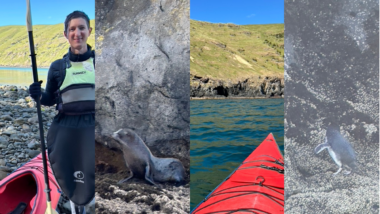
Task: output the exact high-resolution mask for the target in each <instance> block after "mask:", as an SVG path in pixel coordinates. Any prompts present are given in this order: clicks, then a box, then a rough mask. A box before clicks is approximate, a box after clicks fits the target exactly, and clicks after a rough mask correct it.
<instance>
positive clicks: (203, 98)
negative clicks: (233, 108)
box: [190, 96, 284, 100]
mask: <svg viewBox="0 0 380 214" xmlns="http://www.w3.org/2000/svg"><path fill="white" fill-rule="evenodd" d="M239 99H249V100H252V99H284V97H281V96H276V97H190V100H239Z"/></svg>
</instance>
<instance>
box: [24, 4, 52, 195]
mask: <svg viewBox="0 0 380 214" xmlns="http://www.w3.org/2000/svg"><path fill="white" fill-rule="evenodd" d="M26 4H27V13H26V23H27V28H28V36H29V46H30V57H31V59H32V69H33V80H34V82H38V73H37V62H36V54H35V51H34V41H33V30H32V16H31V13H30V4H29V0H26ZM36 103H37V115H38V125H39V129H40V140H41V153H42V162H43V165H44V178H45V192H46V199H47V201H48V202H50V200H51V199H50V191H51V190H50V186H49V178H48V168H47V158H46V152H45V149H46V148H45V137H44V125H43V123H42V114H41V102H40V98H37V99H36Z"/></svg>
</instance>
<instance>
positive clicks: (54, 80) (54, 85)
mask: <svg viewBox="0 0 380 214" xmlns="http://www.w3.org/2000/svg"><path fill="white" fill-rule="evenodd" d="M60 64H61V63H60V60H57V61H55V62H53V63H52V64H51V65H50V68H49V72H48V77H47V83H46V87H45V92H44V93H42V97H41V104H42V105H45V106H52V105H54V104H56V100H55V95H54V92H56V91H57V90H58V79H59V69H60Z"/></svg>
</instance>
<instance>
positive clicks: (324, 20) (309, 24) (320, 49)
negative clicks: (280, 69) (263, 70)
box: [284, 0, 379, 213]
mask: <svg viewBox="0 0 380 214" xmlns="http://www.w3.org/2000/svg"><path fill="white" fill-rule="evenodd" d="M378 4H379V3H378V1H374V0H369V1H359V0H349V1H345V2H342V1H331V0H323V1H306V0H300V1H288V0H286V1H285V26H286V28H285V72H286V73H285V85H286V87H285V94H286V96H285V100H284V101H285V104H284V106H285V122H284V126H285V162H286V168H285V174H286V176H285V190H286V194H285V195H286V198H285V200H286V203H285V213H379V188H378V186H379V131H378V130H379V125H378V124H379V58H378V57H379V5H378ZM329 125H334V126H335V127H338V129H337V132H339V133H340V135H342V137H343V138H344V139H346V140H347V141H348V142H350V144H351V146H352V149H353V150H354V151H355V155H356V160H357V164H358V168H359V169H360V171H362V173H360V174H359V173H351V174H349V175H345V174H344V173H339V174H337V175H336V176H334V177H333V176H331V174H332V173H334V172H336V171H337V166H336V165H335V164H334V161H333V160H332V159H331V158H330V157H329V154H328V153H327V152H321V153H319V154H318V155H315V154H314V148H316V147H317V146H318V145H320V144H321V143H324V137H325V135H326V130H328V128H327V127H328V126H329ZM328 138H329V137H328ZM351 153H352V151H351V150H350V149H346V150H345V152H344V154H351ZM342 154H343V153H342ZM342 154H341V155H342ZM351 156H352V155H351ZM351 156H350V157H351ZM350 157H349V158H348V160H347V161H346V162H350V160H352V158H350Z"/></svg>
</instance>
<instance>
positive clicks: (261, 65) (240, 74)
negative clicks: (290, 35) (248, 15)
mask: <svg viewBox="0 0 380 214" xmlns="http://www.w3.org/2000/svg"><path fill="white" fill-rule="evenodd" d="M190 73H191V75H192V76H199V77H206V76H207V77H210V78H215V79H221V80H226V79H228V80H238V79H242V78H247V77H252V76H260V75H266V76H268V75H269V76H283V74H284V24H268V25H235V24H212V23H208V22H200V21H195V20H190Z"/></svg>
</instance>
